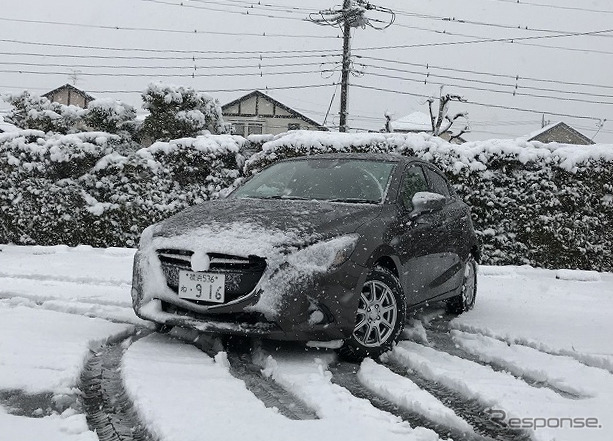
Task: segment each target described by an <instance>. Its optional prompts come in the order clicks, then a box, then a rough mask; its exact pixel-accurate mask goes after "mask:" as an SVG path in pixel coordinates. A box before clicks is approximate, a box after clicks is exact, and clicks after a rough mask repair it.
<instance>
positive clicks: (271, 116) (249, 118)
mask: <svg viewBox="0 0 613 441" xmlns="http://www.w3.org/2000/svg"><path fill="white" fill-rule="evenodd" d="M222 110H223V117H224V120H225V121H226V122H227V123H230V124H232V132H233V133H234V134H235V135H241V136H244V137H247V136H249V135H262V134H270V135H277V134H279V133H283V132H287V131H289V130H320V131H322V130H323V131H326V130H328V129H327V128H326V127H324V126H322V125H321V124H319V123H318V122H317V121H314V120H312V119H311V118H309V117H307V116H305V115H303V114H301V113H300V112H297V111H296V110H294V109H292V108H290V107H289V106H286V105H285V104H283V103H281V102H279V101H277V100H276V99H274V98H272V97H270V96H268V95H266V94H265V93H262V92H260V91H259V90H255V91H253V92H251V93H248V94H247V95H245V96H242V97H241V98H238V99H236V100H234V101H231V102H229V103H228V104H225V105H224V106H222Z"/></svg>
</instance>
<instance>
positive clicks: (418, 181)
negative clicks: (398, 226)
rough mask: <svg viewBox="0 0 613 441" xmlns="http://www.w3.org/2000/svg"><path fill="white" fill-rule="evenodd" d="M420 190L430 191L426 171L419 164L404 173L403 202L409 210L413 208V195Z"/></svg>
mask: <svg viewBox="0 0 613 441" xmlns="http://www.w3.org/2000/svg"><path fill="white" fill-rule="evenodd" d="M420 191H428V184H427V183H426V177H425V176H424V171H423V170H422V168H421V167H418V166H413V167H410V168H409V169H408V170H407V171H406V173H405V175H404V181H403V183H402V194H401V197H402V204H403V205H404V207H405V208H406V209H407V210H409V211H411V210H413V202H412V201H413V196H415V193H418V192H420Z"/></svg>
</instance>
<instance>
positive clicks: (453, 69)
mask: <svg viewBox="0 0 613 441" xmlns="http://www.w3.org/2000/svg"><path fill="white" fill-rule="evenodd" d="M356 58H361V59H365V60H373V61H382V62H385V63H395V64H401V65H406V66H415V67H425V68H426V69H440V70H445V71H454V72H461V73H470V74H474V75H486V76H492V77H498V78H509V79H512V80H530V81H536V82H543V83H548V84H550V83H558V84H564V85H568V86H587V87H595V88H603V89H613V86H610V85H602V84H595V83H581V82H573V81H561V80H552V79H542V78H535V77H526V76H520V75H510V74H500V73H493V72H485V71H477V70H470V69H458V68H455V67H449V66H436V65H432V64H429V63H428V64H423V63H410V62H408V61H399V60H390V59H386V58H379V57H368V56H364V55H356ZM606 96H610V95H606Z"/></svg>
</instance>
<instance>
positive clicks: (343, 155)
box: [283, 153, 418, 162]
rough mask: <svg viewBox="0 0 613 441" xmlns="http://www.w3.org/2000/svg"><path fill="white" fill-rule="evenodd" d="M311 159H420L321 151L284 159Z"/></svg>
mask: <svg viewBox="0 0 613 441" xmlns="http://www.w3.org/2000/svg"><path fill="white" fill-rule="evenodd" d="M310 159H357V160H365V161H387V162H412V161H418V159H417V158H415V157H412V156H402V155H399V154H397V153H321V154H315V155H307V156H298V157H295V158H287V159H284V160H283V161H308V160H310Z"/></svg>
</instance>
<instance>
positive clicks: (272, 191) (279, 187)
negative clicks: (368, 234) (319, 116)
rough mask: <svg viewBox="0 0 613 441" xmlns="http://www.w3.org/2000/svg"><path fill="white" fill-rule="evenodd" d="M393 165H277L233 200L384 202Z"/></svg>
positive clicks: (327, 162) (301, 162)
mask: <svg viewBox="0 0 613 441" xmlns="http://www.w3.org/2000/svg"><path fill="white" fill-rule="evenodd" d="M394 165H395V164H394V163H392V162H384V161H365V160H347V159H344V160H338V159H317V160H314V159H311V160H308V161H304V160H298V161H288V162H281V163H279V164H275V165H273V166H271V167H270V168H268V169H266V170H264V171H263V172H262V173H260V174H259V175H257V176H255V177H253V179H251V180H250V181H248V182H247V183H245V184H244V185H243V186H242V187H241V188H239V189H238V190H237V191H236V192H235V193H234V194H233V196H234V197H239V198H240V197H242V198H259V199H271V198H278V199H316V200H328V201H343V202H351V201H356V202H373V203H378V202H381V201H382V199H383V197H384V196H385V192H386V190H387V186H388V183H389V181H390V176H391V173H392V170H393V169H394Z"/></svg>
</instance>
